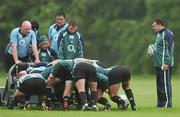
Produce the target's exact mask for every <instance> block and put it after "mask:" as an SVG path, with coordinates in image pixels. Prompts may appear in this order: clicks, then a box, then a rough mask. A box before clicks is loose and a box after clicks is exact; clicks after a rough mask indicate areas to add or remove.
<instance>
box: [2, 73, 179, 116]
mask: <svg viewBox="0 0 180 117" xmlns="http://www.w3.org/2000/svg"><path fill="white" fill-rule="evenodd" d="M4 84H5V74H2V73H0V85H1V86H2V85H4ZM179 84H180V79H179V76H178V75H177V76H176V75H175V76H173V77H172V88H173V108H156V107H155V106H156V85H155V76H153V75H141V76H132V82H131V87H132V90H133V92H134V95H135V100H136V103H137V107H138V110H137V111H135V112H134V111H131V109H130V108H128V110H127V111H121V110H118V109H117V107H116V105H115V104H114V103H113V102H111V101H110V102H111V104H112V109H111V111H109V112H103V111H102V106H101V105H98V106H99V107H100V111H99V112H91V111H87V112H82V111H75V110H74V111H58V110H56V111H40V110H27V111H23V110H17V109H13V110H8V109H6V108H5V107H0V117H33V116H34V117H120V116H121V117H180V93H179V90H180V85H179ZM122 93H123V94H124V92H123V91H122V90H120V94H122ZM106 96H107V95H106Z"/></svg>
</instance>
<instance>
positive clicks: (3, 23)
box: [0, 0, 180, 74]
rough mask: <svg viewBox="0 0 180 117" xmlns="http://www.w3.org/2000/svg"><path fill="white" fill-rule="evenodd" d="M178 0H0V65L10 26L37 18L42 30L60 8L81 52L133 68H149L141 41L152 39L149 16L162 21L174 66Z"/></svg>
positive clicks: (178, 28)
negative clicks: (73, 26)
mask: <svg viewBox="0 0 180 117" xmlns="http://www.w3.org/2000/svg"><path fill="white" fill-rule="evenodd" d="M179 6H180V1H179V0H163V1H162V0H110V1H109V0H39V1H36V0H15V1H12V0H0V54H1V55H0V56H1V58H0V66H3V63H4V59H5V58H4V50H5V48H6V45H7V43H8V42H9V34H10V32H11V30H12V29H14V28H15V27H18V26H19V24H20V23H21V22H22V21H23V20H37V21H38V22H39V23H40V32H41V34H48V29H49V26H50V25H52V24H53V23H54V21H55V14H56V13H57V11H58V10H59V9H63V10H64V11H65V13H66V16H67V22H68V21H70V20H76V21H77V22H78V24H79V27H78V28H79V31H80V32H81V33H82V34H83V36H84V42H85V57H86V58H90V59H98V60H100V61H102V62H104V63H105V64H107V65H108V66H112V65H123V66H127V67H129V68H130V69H131V71H132V72H133V73H136V74H143V73H153V60H152V57H150V56H149V55H147V46H148V45H149V44H150V43H154V39H155V33H154V32H153V31H152V27H151V24H152V20H153V19H154V18H155V17H158V18H161V19H163V20H164V21H165V23H166V25H167V27H168V28H169V29H171V30H172V31H173V33H174V35H175V54H174V55H175V72H176V73H178V69H179V67H180V63H179V62H178V60H179V59H180V54H178V50H180V40H179V38H180V33H179V32H178V31H180V15H178V14H179V13H180V7H179Z"/></svg>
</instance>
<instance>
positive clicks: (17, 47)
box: [6, 21, 40, 70]
mask: <svg viewBox="0 0 180 117" xmlns="http://www.w3.org/2000/svg"><path fill="white" fill-rule="evenodd" d="M31 44H32V50H33V54H34V56H35V63H39V62H40V61H39V56H38V51H37V41H36V36H35V33H34V32H33V31H32V30H31V22H29V21H23V22H22V24H21V26H20V27H17V28H15V29H13V30H12V31H11V35H10V43H9V44H8V46H7V48H6V64H7V70H8V69H9V68H10V67H11V66H12V65H13V64H18V63H20V62H28V58H29V55H28V48H29V46H30V45H31Z"/></svg>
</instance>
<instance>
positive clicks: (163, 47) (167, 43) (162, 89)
mask: <svg viewBox="0 0 180 117" xmlns="http://www.w3.org/2000/svg"><path fill="white" fill-rule="evenodd" d="M152 29H153V30H154V32H155V33H157V36H156V39H155V43H154V44H151V46H149V48H148V51H149V53H150V54H151V55H153V57H154V66H155V74H156V85H157V107H161V108H167V107H170V108H171V107H172V87H171V75H172V67H173V65H174V59H173V53H174V36H173V33H172V32H171V31H170V30H169V29H167V28H166V27H165V25H164V22H163V21H162V20H161V19H157V18H156V19H154V20H153V23H152Z"/></svg>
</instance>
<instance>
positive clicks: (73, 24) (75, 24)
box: [69, 20, 77, 27]
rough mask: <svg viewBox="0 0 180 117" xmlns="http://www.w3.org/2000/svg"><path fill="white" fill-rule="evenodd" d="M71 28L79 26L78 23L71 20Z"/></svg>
mask: <svg viewBox="0 0 180 117" xmlns="http://www.w3.org/2000/svg"><path fill="white" fill-rule="evenodd" d="M69 26H72V27H75V26H77V22H76V21H74V20H71V21H70V23H69Z"/></svg>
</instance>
